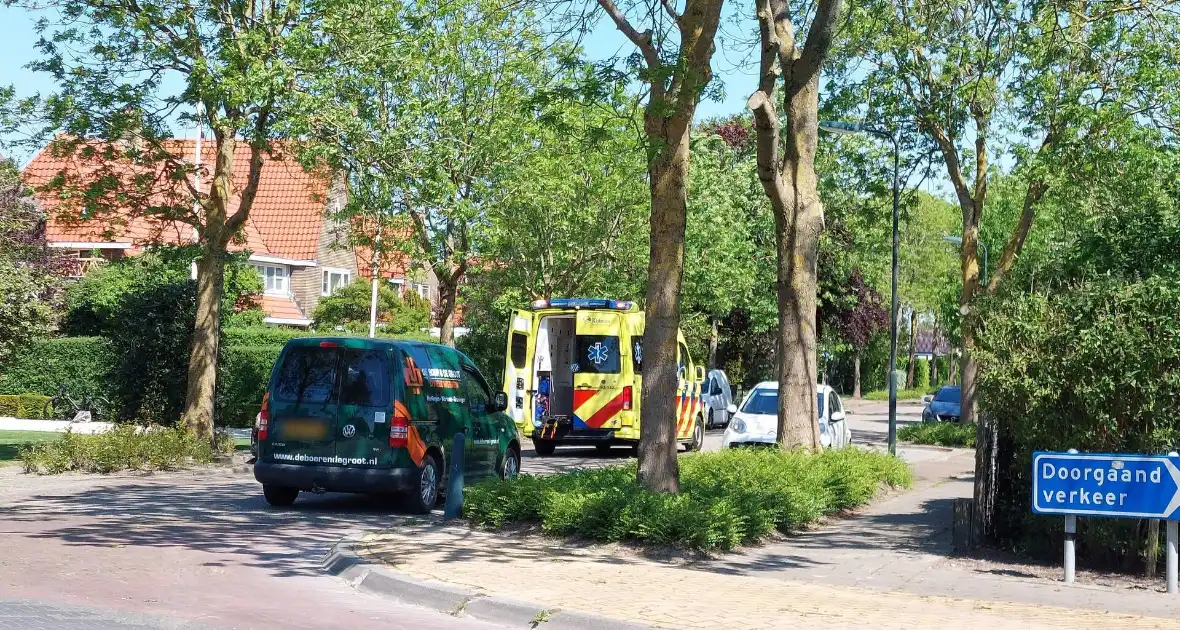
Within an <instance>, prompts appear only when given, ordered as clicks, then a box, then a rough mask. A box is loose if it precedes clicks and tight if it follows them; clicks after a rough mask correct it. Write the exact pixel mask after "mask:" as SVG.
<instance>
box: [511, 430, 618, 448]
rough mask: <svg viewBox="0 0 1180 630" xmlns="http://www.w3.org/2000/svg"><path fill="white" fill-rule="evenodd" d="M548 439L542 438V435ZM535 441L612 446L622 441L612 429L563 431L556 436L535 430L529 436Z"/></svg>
mask: <svg viewBox="0 0 1180 630" xmlns="http://www.w3.org/2000/svg"><path fill="white" fill-rule="evenodd" d="M543 434H544V435H545V436H546V437H542V435H543ZM529 437H531V438H532V439H534V440H545V441H547V442H553V443H555V444H612V443H614V442H618V441H621V440H619V439H617V438H615V432H614V431H613V430H612V429H590V430H583V431H561V430H558V431H557V432H556V433H554V434H547V433H544V432H543V430H542V429H534V430H533V432H532V433H531V434H530V435H529Z"/></svg>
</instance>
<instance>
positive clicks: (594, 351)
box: [574, 335, 620, 374]
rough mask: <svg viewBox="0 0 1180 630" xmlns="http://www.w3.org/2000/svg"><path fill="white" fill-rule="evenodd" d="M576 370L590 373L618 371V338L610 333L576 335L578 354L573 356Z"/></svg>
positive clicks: (612, 372)
mask: <svg viewBox="0 0 1180 630" xmlns="http://www.w3.org/2000/svg"><path fill="white" fill-rule="evenodd" d="M574 364H575V365H577V366H578V369H577V371H578V372H585V373H590V374H618V373H619V371H620V370H619V365H620V362H619V338H618V337H613V336H610V335H578V354H577V355H575V357H574Z"/></svg>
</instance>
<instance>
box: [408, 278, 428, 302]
mask: <svg viewBox="0 0 1180 630" xmlns="http://www.w3.org/2000/svg"><path fill="white" fill-rule="evenodd" d="M410 287H411V289H412V290H414V291H417V292H418V295H419V297H421V298H423V299H427V300H428V299H430V285H426V284H418V283H416V282H415V283H414V284H412V285H410Z"/></svg>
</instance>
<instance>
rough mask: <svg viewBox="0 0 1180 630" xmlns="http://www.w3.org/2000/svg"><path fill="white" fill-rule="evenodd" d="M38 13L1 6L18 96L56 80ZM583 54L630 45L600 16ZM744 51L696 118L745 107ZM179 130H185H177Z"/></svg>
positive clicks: (0, 41) (1, 31)
mask: <svg viewBox="0 0 1180 630" xmlns="http://www.w3.org/2000/svg"><path fill="white" fill-rule="evenodd" d="M36 19H37V15H36V14H34V13H31V12H29V11H26V10H25V9H22V8H15V7H4V6H0V60H3V61H2V62H0V86H8V85H12V86H14V87H15V88H16V93H17V96H18V97H24V96H31V95H33V94H35V93H42V94H45V93H49V92H52V91H53V90H54V89H55V84H54V82H53V80H52V79H51V78H50V77H49V75H47V74H44V73H40V72H33V71H32V70H28V69H27V68H25V67H24V66H25V65H26V64H28V63H29V62H30V61H33V60H35V59H36V58H37V56H38V53H37V50H36V49H35V48H34V45H35V44H36V42H37V34H36V32H35V30H34V26H35V23H36ZM583 47H584V48H585V50H586V53H587V55H589V56H590V57H591V58H593V59H598V60H601V59H607V58H611V57H616V56H625V55H629V54H631V53H632V52H633V51H634V47H633V46H632V45H631V43H630V42H629V41H627V39H626V38H624V37H623V36H622V35H621V34H620V33H619V32H618V31H617V30H616V29H615V28H614V26H613V24H611V23H610V22H609V21H607V20H605V19H604V20H601V21H600V23H599V24H598V25H597V27H596V28H595V29H594V31H593V32H591V34H590V35H589V36H588V37H587V38H586V40H585V41H584V42H583ZM747 61H748V54H747V53H746V52H745V51H740V52H739V51H733V52H730V51H728V50H726V49H724V48H723V49H722V51H721V52H720V53H719V54H718V55H717V56H716V57H715V58H714V63H713V65H714V75H715V76H716V77H717V79H718V80H719V81H720V85H721V86H722V90H723V94H724V95H723V97H722V98H721V99H720V100H708V101H705V102H703V103H701V104H700V106H699V107H698V108H697V118H698V119H706V118H712V117H715V116H723V115H727V114H731V113H735V112H740V111H743V110H744V109H745V104H746V97H747V96H749V93H750V92H751V91H752V90H753V87H754V85H755V82H756V78H755V73H754V70H753V68H752V66H751V65H750V64H749V63H746V62H747ZM178 133H181V134H183V133H189V132H187V131H185V130H178ZM24 153H25V152H23V151H20V150H13V149H7V150H6V154H7V155H11V156H12V157H14V158H16V159H17V160H18V161H20V162H21V163H24V162H25V161H27V160H28V159H30V158H31V157H32V156H31V155H26V154H24Z"/></svg>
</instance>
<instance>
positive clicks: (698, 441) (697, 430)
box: [688, 416, 705, 453]
mask: <svg viewBox="0 0 1180 630" xmlns="http://www.w3.org/2000/svg"><path fill="white" fill-rule="evenodd" d="M704 424H705V423H704V421H703V420H701V417H700V416H697V422H696V424H695V425H694V426H693V427H692V441H691V442H689V443H688V452H689V453H694V452H696V451H699V450H701V447H702V446H704V445H705V426H704Z"/></svg>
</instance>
